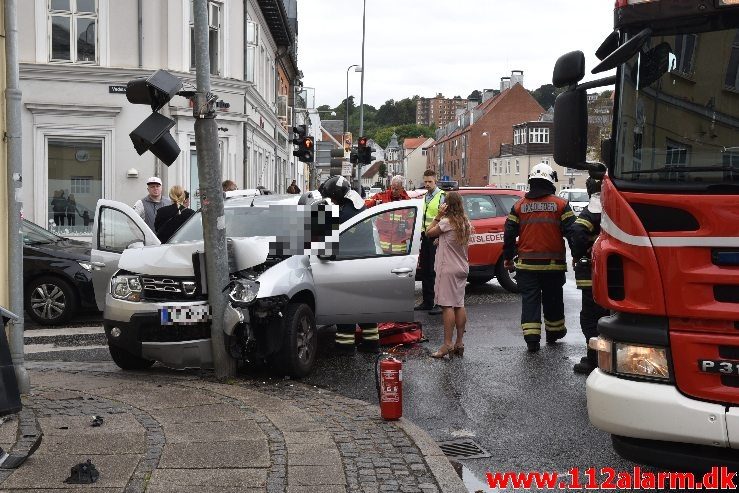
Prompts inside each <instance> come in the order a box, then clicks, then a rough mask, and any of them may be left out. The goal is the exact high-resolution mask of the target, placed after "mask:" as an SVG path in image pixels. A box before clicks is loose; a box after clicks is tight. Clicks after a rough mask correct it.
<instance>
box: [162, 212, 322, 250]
mask: <svg viewBox="0 0 739 493" xmlns="http://www.w3.org/2000/svg"><path fill="white" fill-rule="evenodd" d="M224 215H225V217H226V236H228V237H235V238H249V237H255V236H274V237H278V238H279V237H284V236H287V235H289V236H290V237H291V238H292V239H293V240H294V241H296V242H299V243H301V242H302V241H303V239H307V240H308V241H311V239H312V240H313V241H316V232H317V231H318V229H319V228H318V227H316V226H317V224H313V223H315V222H316V221H315V219H316V218H317V217H318V216H317V213H316V208H315V207H313V208H311V206H300V205H297V204H270V205H269V206H254V207H250V206H241V207H227V208H226V209H225V210H224ZM202 218H203V216H202V214H201V212H200V211H198V212H196V213H195V214H194V215H193V217H191V218H190V220H189V221H187V222H186V223H185V224H184V225H182V227H181V228H180V229H179V230H178V231H177V232H176V233H175V234H174V235H173V236H172V238H170V239H169V241H168V243H183V242H187V241H198V240H202V239H203V219H202ZM306 225H313V227H312V228H311V227H310V226H306ZM319 226H322V224H321V225H319ZM306 230H307V231H306Z"/></svg>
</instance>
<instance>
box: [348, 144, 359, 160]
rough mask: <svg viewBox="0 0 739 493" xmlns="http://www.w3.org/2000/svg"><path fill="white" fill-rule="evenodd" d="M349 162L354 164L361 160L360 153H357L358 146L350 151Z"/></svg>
mask: <svg viewBox="0 0 739 493" xmlns="http://www.w3.org/2000/svg"><path fill="white" fill-rule="evenodd" d="M349 162H350V163H352V164H357V163H358V162H359V154H357V148H356V146H355V147H352V150H351V152H350V153H349Z"/></svg>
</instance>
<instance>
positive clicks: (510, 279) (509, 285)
mask: <svg viewBox="0 0 739 493" xmlns="http://www.w3.org/2000/svg"><path fill="white" fill-rule="evenodd" d="M495 277H496V278H497V279H498V282H499V283H500V285H501V286H503V289H505V290H506V291H510V292H511V293H518V292H519V290H518V283H517V282H516V271H513V272H508V269H506V268H505V266H503V257H501V258H500V260H498V263H497V264H495Z"/></svg>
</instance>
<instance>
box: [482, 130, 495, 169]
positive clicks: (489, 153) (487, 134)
mask: <svg viewBox="0 0 739 493" xmlns="http://www.w3.org/2000/svg"><path fill="white" fill-rule="evenodd" d="M482 135H483V136H487V138H488V175H489V177H490V178H492V174H493V172H492V170H491V169H490V162H491V161H492V156H491V151H490V132H488V131H487V130H486V131H484V132H483V133H482ZM491 181H492V180H491Z"/></svg>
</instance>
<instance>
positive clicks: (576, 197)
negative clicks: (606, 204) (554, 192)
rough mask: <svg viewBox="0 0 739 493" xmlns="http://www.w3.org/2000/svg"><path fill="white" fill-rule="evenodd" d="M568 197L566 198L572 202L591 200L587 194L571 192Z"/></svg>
mask: <svg viewBox="0 0 739 493" xmlns="http://www.w3.org/2000/svg"><path fill="white" fill-rule="evenodd" d="M567 195H568V196H567V197H566V198H567V200H569V201H570V202H588V201H589V200H590V197H588V193H587V192H569V193H568V194H567Z"/></svg>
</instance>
